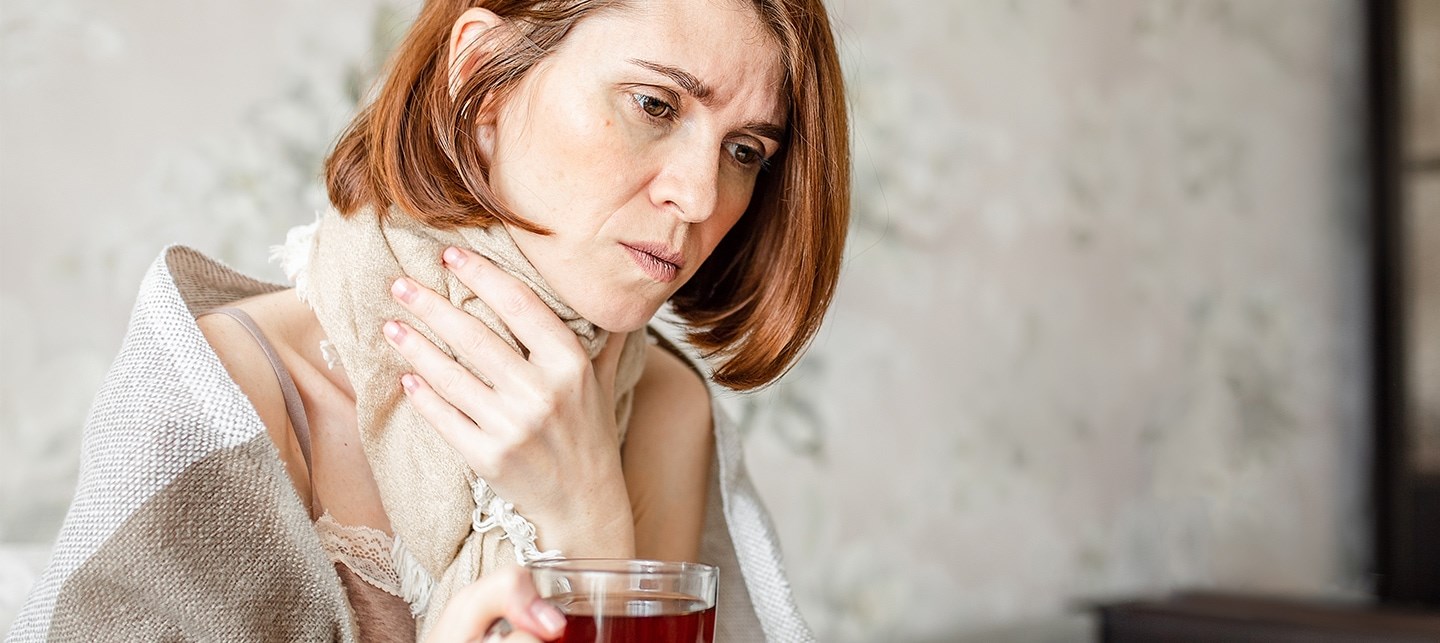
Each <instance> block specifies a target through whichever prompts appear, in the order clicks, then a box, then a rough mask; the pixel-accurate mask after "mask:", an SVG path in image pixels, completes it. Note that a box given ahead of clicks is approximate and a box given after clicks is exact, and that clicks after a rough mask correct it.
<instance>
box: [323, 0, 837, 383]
mask: <svg viewBox="0 0 1440 643" xmlns="http://www.w3.org/2000/svg"><path fill="white" fill-rule="evenodd" d="M642 1H643V0H642ZM747 1H748V2H753V3H754V6H755V8H756V11H757V14H758V16H759V18H760V21H761V22H762V23H763V24H764V25H765V26H766V27H768V28H769V31H770V33H771V35H772V36H773V38H774V41H775V43H776V45H777V47H778V49H779V53H780V60H781V63H782V64H783V65H784V70H785V72H786V76H785V84H784V86H783V88H782V89H781V91H782V92H784V94H783V95H782V98H785V99H787V100H788V102H789V110H790V111H789V117H788V133H787V139H788V140H786V141H784V142H783V145H782V147H781V150H780V152H779V153H778V154H777V156H776V157H775V158H774V159H772V164H771V167H770V168H769V169H767V170H764V171H762V172H761V173H760V175H759V178H758V179H757V180H756V184H755V191H754V195H753V196H752V197H751V201H750V207H749V209H748V210H747V211H746V213H745V216H743V217H741V218H740V221H739V223H737V224H736V225H735V227H734V228H732V229H731V231H730V233H729V234H728V235H726V237H725V239H724V240H722V241H721V242H720V245H719V246H717V247H716V249H715V252H714V253H713V254H711V256H710V257H709V258H708V259H707V260H706V261H705V263H704V264H703V265H701V266H700V269H699V270H698V271H697V272H696V273H695V276H694V277H693V278H691V280H690V281H689V282H688V283H686V284H685V285H684V286H682V287H681V288H680V290H679V291H678V292H676V293H675V295H674V297H672V298H671V306H672V308H673V310H674V311H675V313H676V314H677V315H679V316H680V317H681V319H683V320H685V322H687V324H688V325H689V340H690V342H691V343H692V344H694V345H695V346H696V347H697V348H699V349H700V350H701V351H702V352H704V353H705V355H706V356H707V357H713V358H719V359H718V360H717V361H718V362H719V363H718V364H717V365H716V367H715V371H714V373H713V377H714V379H715V381H716V383H718V384H720V385H722V386H725V387H728V388H731V389H735V390H742V391H743V390H751V389H755V388H759V387H761V386H764V385H766V384H769V383H770V382H772V381H774V380H775V379H777V378H778V377H780V376H781V375H782V374H784V373H785V371H786V370H788V369H789V368H790V366H791V365H793V364H794V362H795V360H796V359H797V358H798V357H799V356H800V354H801V353H802V352H803V351H804V349H805V346H806V345H807V344H808V343H809V342H810V339H811V338H812V337H814V335H815V332H816V330H817V329H819V327H820V322H821V320H822V318H823V317H824V314H825V310H826V309H827V308H828V307H829V305H830V301H831V299H832V298H833V296H834V293H835V284H836V281H837V280H838V279H839V276H840V258H841V255H842V253H843V250H844V245H845V233H846V230H847V226H848V221H849V212H850V147H849V134H850V133H849V123H848V118H847V114H846V102H845V90H844V82H843V79H842V77H841V72H840V62H839V59H838V57H837V55H836V52H835V41H834V38H833V36H832V34H831V31H830V24H829V21H828V19H827V17H826V14H825V9H824V7H823V6H822V5H821V3H820V0H736V2H747ZM620 4H624V2H623V0H528V1H522V0H427V1H426V3H425V6H424V7H423V8H422V9H421V11H420V15H419V17H418V18H417V19H416V21H415V23H414V25H413V26H412V27H411V28H410V31H409V33H408V34H407V35H406V37H405V39H404V41H402V42H401V44H400V47H399V49H398V51H396V53H395V54H394V56H393V57H392V58H391V60H390V62H389V67H388V69H387V73H386V78H385V81H384V84H383V85H382V86H381V89H380V91H379V93H378V94H377V95H376V97H375V99H374V101H373V102H372V103H370V104H369V105H368V106H366V107H365V108H364V109H363V110H362V111H361V112H360V114H359V115H358V116H356V117H355V120H354V121H352V122H351V123H350V126H349V127H348V128H347V129H346V130H345V132H344V133H343V134H341V136H340V139H339V142H338V143H337V144H336V146H335V150H334V151H333V152H332V153H331V154H330V157H329V158H328V159H327V160H326V163H325V182H326V188H327V189H328V190H329V194H330V201H331V203H332V204H334V206H335V208H336V210H338V211H339V212H340V213H341V214H343V215H347V216H348V215H351V214H354V213H355V212H357V211H359V210H361V209H362V208H365V207H371V208H374V209H375V210H376V211H377V212H387V211H389V209H390V207H391V206H394V207H396V208H398V209H399V210H400V211H402V212H405V213H406V214H409V215H410V216H413V217H415V218H416V219H418V220H420V221H422V222H424V223H426V224H428V225H433V226H436V227H440V228H453V227H457V226H486V225H490V224H492V223H495V222H496V220H501V221H505V222H507V223H510V224H512V225H515V226H518V227H520V228H522V229H525V230H529V231H531V232H538V233H545V232H547V231H545V230H543V229H542V228H539V227H537V226H535V225H534V224H532V223H530V222H528V221H526V220H524V219H522V218H520V217H519V216H517V215H516V214H515V213H513V212H512V211H510V210H509V209H508V208H506V207H505V205H504V204H503V203H501V202H500V200H499V199H498V198H497V197H496V195H495V193H494V192H493V191H492V190H491V189H490V187H489V185H488V180H487V179H488V166H487V163H486V162H485V159H484V155H483V154H482V153H481V151H480V146H479V144H478V142H477V141H476V140H475V139H474V136H473V132H474V126H473V122H474V120H475V118H476V117H477V116H478V114H477V112H478V111H479V107H480V106H481V105H482V104H485V101H486V100H487V99H489V100H490V101H496V102H495V104H499V102H498V101H503V100H504V99H505V98H506V97H507V96H508V94H509V93H510V92H512V91H513V90H514V89H515V87H516V86H517V84H518V83H519V81H520V80H521V78H523V77H524V75H525V74H526V72H528V71H529V70H530V69H531V68H532V67H533V66H534V65H535V64H536V63H537V62H539V61H540V60H541V59H543V58H544V57H545V56H546V55H548V53H549V52H551V51H553V50H554V49H555V47H556V46H557V45H559V44H560V42H561V41H562V40H563V39H564V38H565V36H566V34H568V33H569V31H570V29H571V28H573V27H574V26H575V25H576V24H577V23H578V22H579V21H580V20H582V19H584V18H585V17H586V16H588V15H590V14H592V13H594V12H595V11H598V10H601V9H604V8H607V7H610V6H614V5H620ZM474 6H483V7H484V8H486V9H488V10H490V11H492V12H494V13H495V14H496V15H498V16H500V17H501V18H504V19H505V20H506V24H507V25H508V28H506V29H496V30H495V31H496V32H502V33H499V34H496V35H494V36H490V35H489V34H487V37H488V38H493V39H492V40H487V41H486V43H485V47H484V48H485V50H486V52H487V54H488V57H487V58H486V59H484V60H483V61H482V62H481V64H480V65H479V66H478V67H477V68H476V71H475V73H474V74H472V75H471V76H470V77H469V78H468V79H467V80H466V81H465V82H464V83H463V84H461V85H460V86H459V87H458V89H457V91H456V93H455V95H454V97H453V98H452V97H451V93H450V91H451V78H450V77H449V67H450V65H449V40H450V32H451V28H452V27H453V25H454V22H455V20H456V19H458V18H459V17H460V14H461V13H463V12H464V11H465V10H466V9H468V8H470V7H474ZM472 49H474V48H472ZM472 54H474V51H470V52H466V53H465V55H472Z"/></svg>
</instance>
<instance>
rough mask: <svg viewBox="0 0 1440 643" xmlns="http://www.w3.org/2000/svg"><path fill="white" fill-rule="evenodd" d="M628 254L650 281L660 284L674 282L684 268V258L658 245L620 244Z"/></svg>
mask: <svg viewBox="0 0 1440 643" xmlns="http://www.w3.org/2000/svg"><path fill="white" fill-rule="evenodd" d="M620 245H621V246H622V247H624V248H625V250H626V251H628V252H629V253H630V259H631V260H633V261H634V262H635V265H637V266H639V267H640V270H641V271H642V272H644V273H645V274H646V275H648V276H649V277H650V278H651V279H654V280H655V281H659V282H661V283H669V282H672V281H675V278H676V277H679V276H680V270H681V269H683V268H684V267H685V258H684V256H683V255H681V254H680V253H678V252H675V251H674V250H671V249H670V248H669V247H667V246H665V245H663V244H658V243H628V242H626V243H621V244H620Z"/></svg>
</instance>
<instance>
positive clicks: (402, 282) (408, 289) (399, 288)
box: [390, 277, 415, 302]
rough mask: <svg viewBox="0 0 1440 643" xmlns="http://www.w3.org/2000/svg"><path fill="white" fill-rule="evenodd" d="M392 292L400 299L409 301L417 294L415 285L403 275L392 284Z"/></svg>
mask: <svg viewBox="0 0 1440 643" xmlns="http://www.w3.org/2000/svg"><path fill="white" fill-rule="evenodd" d="M390 294H392V295H395V298H396V299H399V300H400V301H403V302H409V301H410V299H411V298H412V297H414V296H415V287H414V286H411V285H410V280H409V279H406V278H404V277H401V278H399V279H396V280H395V283H393V284H390Z"/></svg>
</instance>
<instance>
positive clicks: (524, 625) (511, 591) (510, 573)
mask: <svg viewBox="0 0 1440 643" xmlns="http://www.w3.org/2000/svg"><path fill="white" fill-rule="evenodd" d="M501 618H504V619H505V620H506V621H508V622H509V623H510V627H511V628H513V631H512V632H511V633H510V634H509V635H508V636H506V637H505V638H504V639H501V640H503V641H507V642H514V643H520V642H523V641H552V640H555V639H556V638H559V636H560V633H561V632H564V631H565V616H564V615H563V614H561V613H560V610H557V609H555V607H554V606H553V605H550V604H549V603H546V602H545V601H544V600H541V598H540V595H539V594H538V593H536V591H535V583H534V582H533V581H531V580H530V574H529V573H528V572H526V571H525V569H524V568H522V567H507V568H505V569H502V570H499V571H496V572H494V573H492V574H490V575H488V576H485V577H484V578H481V579H480V580H477V581H475V582H473V583H471V584H469V585H466V586H465V588H464V589H462V590H460V591H459V592H456V593H455V596H453V597H452V598H451V599H450V602H449V603H447V604H446V605H445V610H444V611H443V612H441V613H440V618H439V619H438V620H436V621H435V626H434V627H433V628H431V629H430V634H429V635H427V636H426V637H425V641H426V643H451V642H452V641H453V642H455V643H463V642H465V641H479V640H481V637H482V636H485V635H486V632H487V631H488V630H489V629H490V626H492V625H494V624H495V622H496V621H498V620H500V619H501ZM485 640H486V641H489V640H490V639H489V638H486V639H485Z"/></svg>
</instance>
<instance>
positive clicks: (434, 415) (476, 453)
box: [400, 373, 498, 467]
mask: <svg viewBox="0 0 1440 643" xmlns="http://www.w3.org/2000/svg"><path fill="white" fill-rule="evenodd" d="M400 386H401V387H402V388H403V389H404V390H405V396H406V397H408V398H409V399H410V406H412V407H414V409H415V412H416V413H419V414H420V417H422V418H424V419H425V422H427V423H428V424H429V425H430V426H432V427H434V428H435V431H436V432H437V433H439V434H440V438H441V439H442V440H445V443H446V444H449V445H450V446H451V447H452V448H454V449H455V450H456V451H458V452H460V455H461V456H463V457H464V458H465V461H466V462H470V463H471V466H472V467H473V466H474V464H473V463H475V462H476V461H477V460H479V459H480V455H481V454H485V453H494V452H495V450H496V449H497V448H498V445H497V444H496V441H495V439H494V438H492V437H491V436H490V435H488V434H486V433H485V431H484V430H483V429H481V428H480V427H479V426H476V424H475V421H474V420H472V419H470V417H469V416H467V415H465V414H464V413H461V412H460V410H459V409H456V408H455V407H454V406H451V405H450V403H449V402H447V401H445V398H443V397H441V396H440V395H439V394H438V393H436V392H435V389H433V388H431V387H430V384H429V383H428V382H426V381H425V378H423V377H420V376H418V375H415V374H413V373H406V374H405V375H402V376H400ZM472 455H473V457H472Z"/></svg>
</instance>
